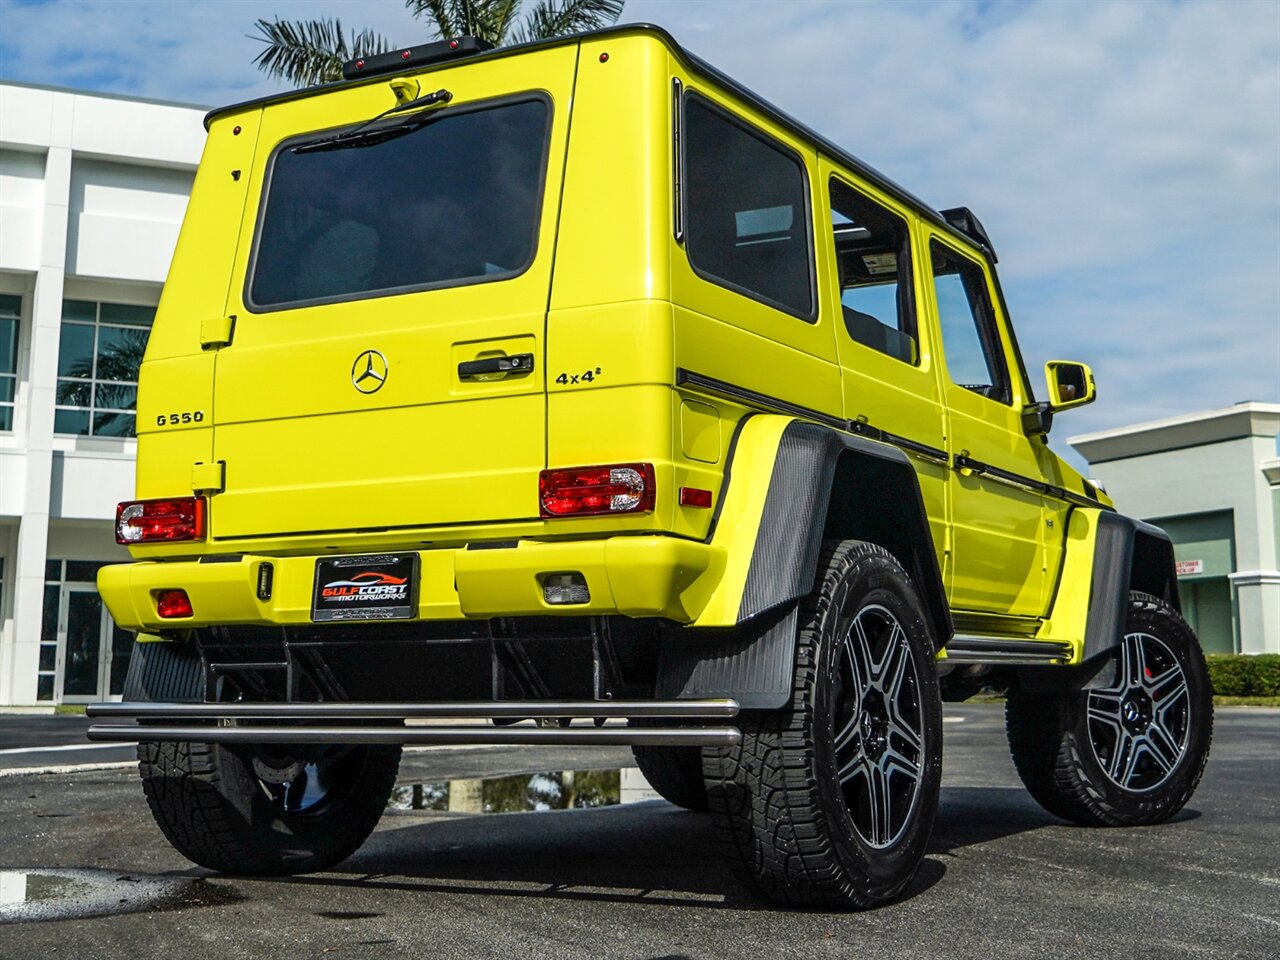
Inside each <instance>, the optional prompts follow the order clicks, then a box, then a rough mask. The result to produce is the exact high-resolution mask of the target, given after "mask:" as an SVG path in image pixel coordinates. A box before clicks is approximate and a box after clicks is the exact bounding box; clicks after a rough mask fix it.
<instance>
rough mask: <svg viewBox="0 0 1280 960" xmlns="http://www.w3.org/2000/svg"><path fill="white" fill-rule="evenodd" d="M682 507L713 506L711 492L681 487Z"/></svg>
mask: <svg viewBox="0 0 1280 960" xmlns="http://www.w3.org/2000/svg"><path fill="white" fill-rule="evenodd" d="M680 506H682V507H709V506H711V491H710V490H699V489H698V488H697V487H681V488H680Z"/></svg>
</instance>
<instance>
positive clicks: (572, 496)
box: [538, 463, 657, 517]
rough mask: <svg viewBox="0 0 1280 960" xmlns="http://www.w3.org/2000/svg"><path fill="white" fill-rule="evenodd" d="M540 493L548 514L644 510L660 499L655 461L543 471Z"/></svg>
mask: <svg viewBox="0 0 1280 960" xmlns="http://www.w3.org/2000/svg"><path fill="white" fill-rule="evenodd" d="M538 492H539V495H540V500H541V503H542V515H543V516H544V517H589V516H598V515H600V514H603V513H643V512H645V511H648V510H652V509H653V505H654V503H655V501H656V500H657V486H656V484H655V483H654V479H653V464H651V463H617V464H612V465H610V466H604V467H575V468H573V469H571V470H543V471H542V473H541V474H540V475H539V477H538Z"/></svg>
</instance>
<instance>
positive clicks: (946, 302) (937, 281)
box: [930, 240, 1012, 403]
mask: <svg viewBox="0 0 1280 960" xmlns="http://www.w3.org/2000/svg"><path fill="white" fill-rule="evenodd" d="M930 251H931V254H932V259H933V289H934V293H935V295H936V297H937V302H938V323H939V324H940V325H941V327H942V350H943V354H944V356H945V359H946V366H947V374H948V375H949V376H950V377H951V382H952V383H954V384H956V386H959V387H964V388H965V389H966V390H972V391H973V392H974V393H977V394H980V395H981V396H984V397H987V398H989V399H991V400H997V401H999V402H1000V403H1011V402H1012V397H1011V395H1010V391H1009V371H1008V367H1007V366H1006V365H1005V360H1004V351H1003V350H1002V349H1001V347H1000V333H999V331H998V330H997V329H996V317H995V311H994V310H993V309H992V308H991V294H990V292H989V290H988V289H987V277H986V274H985V273H983V270H982V267H981V266H980V265H979V264H977V263H975V262H974V261H972V260H970V259H969V258H968V257H962V256H961V255H960V254H958V253H956V252H955V251H953V250H951V249H950V248H948V247H945V246H943V245H942V244H940V243H938V241H936V240H934V241H932V243H931V244H930Z"/></svg>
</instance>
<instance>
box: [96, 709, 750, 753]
mask: <svg viewBox="0 0 1280 960" xmlns="http://www.w3.org/2000/svg"><path fill="white" fill-rule="evenodd" d="M490 706H492V705H491V704H490ZM88 736H89V739H90V740H93V741H95V742H121V741H123V742H130V743H131V742H134V741H139V740H146V741H157V740H159V741H180V742H187V743H382V744H395V743H399V744H437V745H444V744H450V745H460V744H506V745H512V744H540V745H547V744H560V745H573V746H630V745H634V746H648V747H678V746H691V747H692V746H733V745H735V744H737V743H739V742H740V741H741V740H742V734H741V732H740V731H739V730H738V729H737V728H736V727H621V726H619V727H595V726H590V727H588V726H581V727H572V726H570V727H328V726H326V727H280V726H253V727H222V726H200V725H196V726H190V725H188V726H177V725H175V726H159V725H152V724H146V725H141V724H131V723H130V724H94V725H93V726H91V727H89V732H88Z"/></svg>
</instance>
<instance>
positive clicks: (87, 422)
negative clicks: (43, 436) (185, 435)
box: [53, 300, 156, 437]
mask: <svg viewBox="0 0 1280 960" xmlns="http://www.w3.org/2000/svg"><path fill="white" fill-rule="evenodd" d="M155 313H156V309H155V307H146V306H141V305H137V304H129V303H95V302H93V301H90V300H64V301H63V302H62V332H61V336H60V338H59V342H58V398H57V399H58V403H57V410H56V412H55V414H54V421H53V429H54V432H55V433H70V434H78V435H81V436H86V435H92V436H99V437H132V436H134V409H135V407H136V406H137V401H138V367H139V365H140V364H141V363H142V354H143V352H144V351H145V350H146V347H147V337H148V336H149V335H150V333H151V321H152V320H153V319H154V318H155Z"/></svg>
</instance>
